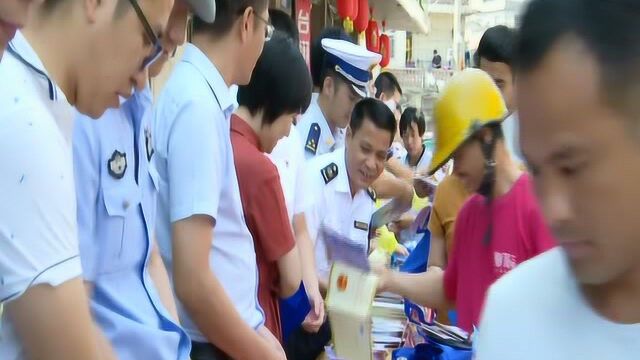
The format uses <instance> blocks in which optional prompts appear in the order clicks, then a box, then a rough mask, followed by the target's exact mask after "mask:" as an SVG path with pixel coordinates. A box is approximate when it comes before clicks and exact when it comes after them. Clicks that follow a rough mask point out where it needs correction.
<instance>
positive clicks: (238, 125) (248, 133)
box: [231, 114, 262, 152]
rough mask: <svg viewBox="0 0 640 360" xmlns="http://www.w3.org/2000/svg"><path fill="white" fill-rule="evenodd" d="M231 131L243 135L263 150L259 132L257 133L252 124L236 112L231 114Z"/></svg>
mask: <svg viewBox="0 0 640 360" xmlns="http://www.w3.org/2000/svg"><path fill="white" fill-rule="evenodd" d="M231 132H232V133H236V134H238V135H240V136H242V137H243V138H245V139H246V140H247V141H248V142H249V143H250V144H251V145H253V146H255V147H256V149H258V150H260V151H261V152H262V147H261V146H260V139H259V138H258V134H256V132H255V131H254V130H253V129H252V128H251V126H250V125H249V124H248V123H247V122H246V121H245V120H244V119H243V118H241V117H240V116H238V115H236V114H233V115H231Z"/></svg>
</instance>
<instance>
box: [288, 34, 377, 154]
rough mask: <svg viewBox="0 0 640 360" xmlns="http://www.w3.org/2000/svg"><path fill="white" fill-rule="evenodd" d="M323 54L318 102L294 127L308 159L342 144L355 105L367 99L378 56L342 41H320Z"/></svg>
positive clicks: (312, 105) (313, 104) (313, 103)
mask: <svg viewBox="0 0 640 360" xmlns="http://www.w3.org/2000/svg"><path fill="white" fill-rule="evenodd" d="M322 48H323V49H324V50H325V51H326V54H325V57H324V61H323V65H322V72H321V74H322V75H321V78H322V83H321V85H320V94H319V95H318V98H317V101H313V102H312V103H311V106H310V107H309V109H308V110H307V112H306V113H305V114H304V115H303V116H302V118H301V119H300V121H299V122H298V124H297V126H296V128H297V129H298V131H299V132H300V136H301V138H302V139H305V141H304V153H305V157H306V158H307V159H309V158H312V157H314V156H316V155H322V154H326V153H328V152H331V151H333V150H335V149H337V148H339V147H341V146H343V145H344V134H345V128H346V127H347V125H348V124H349V119H350V116H351V111H352V110H353V107H354V105H355V103H356V102H358V101H359V100H360V99H362V98H364V97H366V96H367V90H366V89H367V84H368V82H369V80H371V71H370V69H371V67H372V66H373V65H375V64H377V63H378V62H380V59H381V55H380V54H376V53H373V52H371V51H368V50H367V49H365V48H363V47H361V46H358V45H356V44H353V43H351V42H348V41H345V40H335V39H323V40H322Z"/></svg>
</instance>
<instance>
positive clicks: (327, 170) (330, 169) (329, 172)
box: [320, 163, 338, 184]
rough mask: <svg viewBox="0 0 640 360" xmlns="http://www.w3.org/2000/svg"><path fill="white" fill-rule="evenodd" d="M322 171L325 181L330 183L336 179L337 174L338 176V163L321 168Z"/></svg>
mask: <svg viewBox="0 0 640 360" xmlns="http://www.w3.org/2000/svg"><path fill="white" fill-rule="evenodd" d="M320 173H321V174H322V178H323V179H324V183H325V184H328V183H329V182H330V181H331V180H333V179H335V178H336V176H338V165H336V163H331V164H329V165H327V166H325V167H324V168H323V169H322V170H320Z"/></svg>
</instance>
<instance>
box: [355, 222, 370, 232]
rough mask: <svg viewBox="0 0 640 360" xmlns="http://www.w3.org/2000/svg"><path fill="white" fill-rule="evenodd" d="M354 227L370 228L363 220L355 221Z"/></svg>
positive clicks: (360, 228) (364, 229)
mask: <svg viewBox="0 0 640 360" xmlns="http://www.w3.org/2000/svg"><path fill="white" fill-rule="evenodd" d="M353 227H354V228H356V229H358V230H363V231H367V230H369V225H368V224H367V223H366V222H362V221H354V222H353Z"/></svg>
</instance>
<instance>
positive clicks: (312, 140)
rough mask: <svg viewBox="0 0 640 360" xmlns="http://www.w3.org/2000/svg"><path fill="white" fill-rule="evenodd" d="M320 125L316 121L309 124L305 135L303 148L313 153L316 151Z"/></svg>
mask: <svg viewBox="0 0 640 360" xmlns="http://www.w3.org/2000/svg"><path fill="white" fill-rule="evenodd" d="M320 132H321V130H320V125H318V123H313V124H311V127H310V128H309V134H308V135H307V142H306V143H305V145H304V149H305V150H306V151H308V152H310V153H312V154H313V155H315V154H316V152H317V151H318V141H320Z"/></svg>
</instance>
